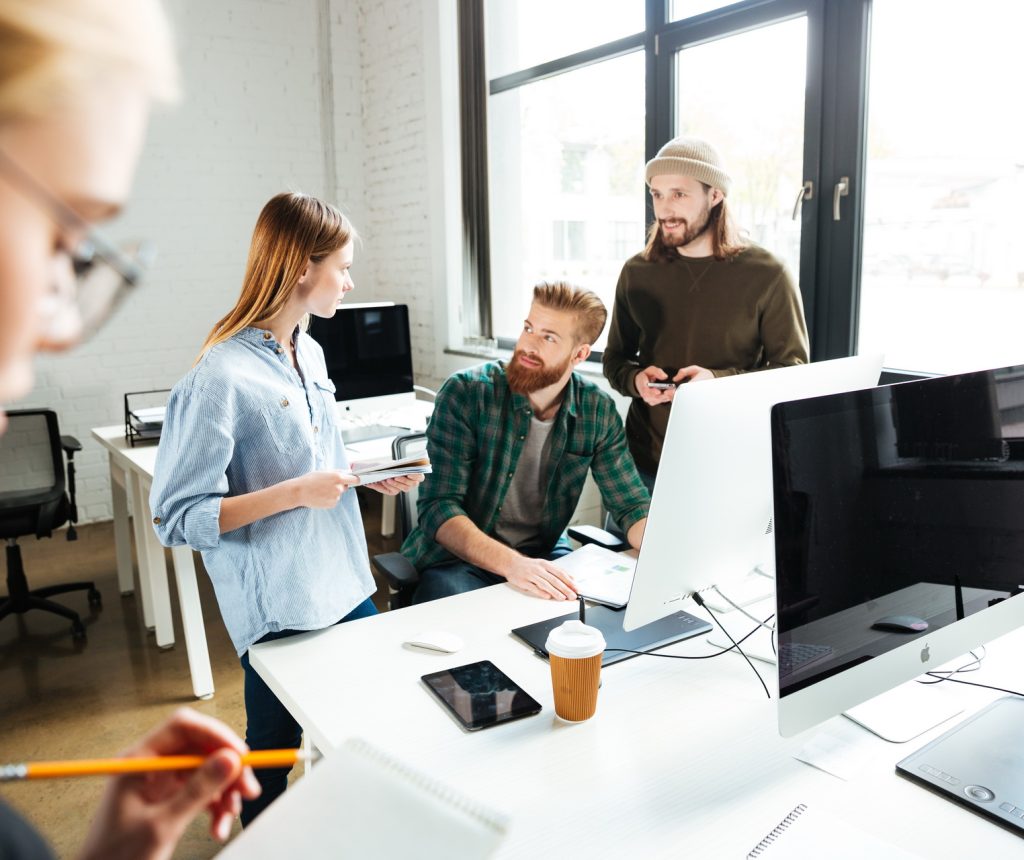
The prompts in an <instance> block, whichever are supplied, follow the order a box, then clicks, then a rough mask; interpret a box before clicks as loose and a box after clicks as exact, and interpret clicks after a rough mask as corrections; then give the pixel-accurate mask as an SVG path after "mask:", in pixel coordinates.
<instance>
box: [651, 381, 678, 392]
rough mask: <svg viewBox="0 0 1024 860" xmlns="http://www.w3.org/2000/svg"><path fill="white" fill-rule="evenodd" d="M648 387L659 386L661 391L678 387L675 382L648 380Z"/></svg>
mask: <svg viewBox="0 0 1024 860" xmlns="http://www.w3.org/2000/svg"><path fill="white" fill-rule="evenodd" d="M647 387H648V388H657V389H658V390H659V391H670V390H671V389H673V388H675V387H676V384H675V383H674V382H648V383H647Z"/></svg>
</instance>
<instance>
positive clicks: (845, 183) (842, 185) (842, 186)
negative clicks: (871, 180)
mask: <svg viewBox="0 0 1024 860" xmlns="http://www.w3.org/2000/svg"><path fill="white" fill-rule="evenodd" d="M849 193H850V177H849V176H843V177H841V178H840V179H839V181H838V182H837V183H836V187H835V188H833V189H832V220H833V221H841V220H842V215H841V214H840V212H839V198H840V197H846V195H847V194H849Z"/></svg>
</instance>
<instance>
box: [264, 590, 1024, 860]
mask: <svg viewBox="0 0 1024 860" xmlns="http://www.w3.org/2000/svg"><path fill="white" fill-rule="evenodd" d="M571 610H572V606H571V605H566V604H564V603H557V604H556V603H553V602H547V601H542V600H538V599H534V598H530V597H526V596H524V595H521V594H518V593H516V592H514V591H512V590H511V589H510V588H509V587H508V586H496V587H493V588H487V589H482V590H479V591H476V592H471V593H469V594H463V595H458V596H456V597H452V598H448V599H446V600H440V601H436V602H434V603H429V604H424V605H420V606H413V607H410V608H408V609H402V610H399V611H397V612H389V613H386V614H384V615H381V616H377V617H373V618H367V619H362V620H359V621H354V622H350V623H348V624H343V625H340V626H336V627H333V628H330V629H328V630H324V631H319V632H316V633H310V634H303V635H301V636H297V637H294V638H291V639H285V640H279V641H276V642H269V643H265V644H263V645H257V646H255V647H254V648H253V649H252V651H251V660H252V665H253V666H254V667H255V668H256V670H257V671H258V672H259V673H260V675H261V676H262V677H263V678H264V679H265V680H266V681H267V683H268V684H269V685H270V687H271V688H272V689H273V690H274V692H275V694H276V695H277V696H278V697H279V698H280V699H281V701H282V702H284V704H285V705H286V706H287V707H288V709H289V710H290V711H291V712H292V714H293V715H294V716H295V717H296V718H297V720H298V721H299V722H300V724H302V726H303V727H304V729H305V732H306V738H307V740H308V741H311V742H312V743H313V744H315V745H316V746H317V747H318V748H319V749H321V750H322V751H323V752H324V753H325V754H326V755H328V756H329V755H330V754H331V753H332V751H333V750H335V749H337V748H338V747H339V745H340V744H341V743H342V742H343V741H344V740H345V739H346V738H348V737H350V736H353V735H356V736H362V737H365V738H366V739H367V740H369V741H370V742H372V743H375V744H378V745H380V746H383V747H384V748H386V749H388V750H389V751H390V752H391V753H393V754H394V755H396V756H397V757H399V758H400V759H403V760H405V761H406V762H407V763H408V764H410V765H412V766H414V767H418V768H422V769H424V770H426V771H428V772H430V773H432V774H435V775H436V776H438V777H440V778H442V779H444V780H447V781H448V782H450V783H451V784H452V785H453V786H455V787H456V788H459V789H461V790H463V791H466V792H468V793H469V794H471V795H474V796H478V797H479V798H480V799H481V800H484V801H486V802H487V803H489V804H490V805H492V806H494V807H496V808H498V809H500V810H503V811H505V812H507V813H509V814H511V816H512V828H511V831H510V833H509V838H508V839H507V841H506V842H505V844H504V845H503V847H502V849H501V851H500V853H499V855H498V856H499V857H503V858H512V857H514V858H528V857H529V858H533V857H585V858H604V857H609V858H622V857H643V858H649V857H673V858H678V857H680V856H684V855H685V856H691V857H700V858H704V857H709V858H712V857H713V858H719V857H744V856H746V852H747V851H748V850H750V849H751V848H752V847H753V846H754V845H756V844H757V842H758V841H759V840H760V839H761V838H762V837H763V836H764V835H765V834H766V833H767V832H769V831H770V830H771V829H772V828H773V827H774V826H775V824H777V823H778V822H779V821H780V820H781V819H782V818H783V817H784V816H785V815H786V814H787V813H788V812H789V811H790V810H791V809H792V808H793V807H794V806H795V805H796V804H798V803H806V804H808V805H809V806H822V807H825V808H826V809H827V810H828V811H829V812H830V813H831V814H833V815H834V816H836V817H838V818H840V819H843V820H844V821H845V822H846V823H847V824H849V825H851V826H853V827H855V828H858V829H862V830H864V831H867V832H868V833H870V834H873V835H874V836H876V837H878V838H880V839H883V840H885V841H886V842H888V843H890V844H895V845H897V846H899V847H901V848H903V849H904V850H909V851H913V852H916V853H918V854H920V855H921V856H922V857H928V858H932V857H935V858H956V860H961V858H962V857H964V856H965V846H967V845H969V846H970V849H969V850H968V851H967V852H966V854H967V855H969V856H974V857H1008V856H1014V855H1015V854H1019V853H1020V846H1021V842H1020V839H1019V837H1017V836H1015V835H1013V834H1011V833H1008V832H1006V831H1004V830H1002V829H1001V828H999V827H997V826H995V825H993V824H989V823H987V822H986V821H984V820H983V819H981V818H980V817H978V816H976V815H974V814H972V813H970V812H968V811H966V810H963V809H960V808H959V807H957V806H955V805H954V804H952V803H950V802H949V801H946V800H943V799H941V798H939V797H936V796H934V795H932V794H930V793H929V792H927V791H925V790H923V789H921V788H919V787H918V786H915V785H912V784H910V783H908V782H907V781H906V780H904V779H903V778H901V777H898V776H896V774H895V773H894V771H893V765H894V764H895V762H896V761H898V760H899V759H901V758H903V757H905V756H906V755H909V754H910V753H911V752H912V751H913V750H914V749H917V748H918V747H919V746H921V745H923V744H924V743H925V742H926V741H927V740H929V739H930V738H931V737H932V736H934V735H935V734H937V733H938V731H940V730H935V731H934V732H932V733H931V734H929V735H925V736H923V737H922V738H920V739H919V740H918V741H914V742H912V743H910V744H905V745H899V746H897V745H892V744H886V743H885V742H883V741H881V740H878V739H876V738H874V736H870V735H867V733H864V732H863V730H860V729H858V728H856V727H853V724H852V723H848V721H846V720H845V719H844V718H841V717H840V718H837V720H838V721H841V722H842V723H843V724H844V726H847V725H848V726H849V727H851V728H852V730H853V731H854V732H856V733H858V735H857V736H858V737H860V738H862V739H863V743H864V744H865V747H864V749H865V750H866V751H867V752H866V753H865V754H864V756H863V760H864V761H866V762H867V764H866V765H865V766H864V770H863V771H862V772H861V773H860V775H858V776H857V777H856V778H854V779H852V780H851V781H849V782H844V781H842V780H840V779H838V778H836V777H834V776H831V775H830V774H827V773H825V772H823V771H821V770H817V769H815V768H812V767H810V766H808V765H806V764H803V763H802V762H800V761H798V760H796V759H795V758H793V753H794V752H795V751H796V750H798V749H799V748H800V747H801V746H802V745H803V744H804V743H806V741H807V740H808V739H809V736H808V735H805V736H800V737H798V738H792V739H788V740H785V739H781V738H780V737H779V736H778V734H777V732H776V722H775V702H774V701H768V700H767V699H766V698H765V695H764V691H763V690H762V688H761V685H760V684H759V683H758V682H757V679H756V678H754V677H753V675H752V673H751V671H750V668H749V667H748V666H747V665H746V664H745V663H744V662H743V661H742V660H741V659H740V658H738V657H735V656H734V655H723V656H720V657H717V658H715V659H712V660H701V661H684V660H668V659H662V658H655V657H637V658H635V659H632V660H627V661H624V662H622V663H619V664H616V665H614V666H611V667H608V668H607V669H605V670H604V673H603V684H602V688H601V693H600V697H599V701H598V710H597V714H596V716H595V717H594V718H593V719H592V720H590V721H588V722H586V723H582V724H578V725H570V724H565V723H562V722H560V721H559V720H558V719H557V718H556V717H555V716H554V710H553V706H552V698H551V684H550V676H549V673H548V665H547V663H546V662H545V661H544V660H541V659H540V658H538V657H536V656H535V655H534V654H533V653H532V652H531V651H530V650H529V649H528V648H527V647H526V646H524V645H523V644H522V643H521V642H519V641H518V640H516V639H514V638H513V637H511V636H510V635H509V630H510V629H511V628H512V627H516V626H520V625H522V624H526V623H530V622H532V621H538V620H542V619H544V618H548V617H552V616H554V615H559V614H564V613H566V612H569V611H571ZM692 611H693V612H694V614H698V615H700V614H701V611H700V610H697V609H696V608H694V609H693V610H692ZM767 611H770V609H769V610H767ZM766 614H767V612H766ZM732 615H733V616H735V615H736V613H732ZM762 617H763V616H762ZM729 626H730V628H732V627H744V625H743V623H742V622H741V621H740V620H739V619H732V618H730V623H729ZM426 629H443V630H447V631H450V632H452V633H456V634H458V635H459V636H461V637H462V638H463V639H464V640H465V643H466V644H465V647H464V648H463V649H462V650H461V651H460V652H459V653H457V654H451V655H434V654H429V653H425V652H422V651H420V650H418V649H412V648H410V647H408V646H404V645H403V644H402V643H403V641H404V640H405V639H406V638H408V637H410V636H411V635H412V634H414V633H416V632H417V631H420V630H426ZM747 629H749V628H747ZM758 635H761V634H758ZM1014 637H1016V640H1015V641H1014V642H1013V643H1009V642H1008V641H1007V640H1006V639H1004V640H1001V641H1000V642H998V643H995V644H993V645H992V646H991V647H990V648H989V656H988V658H987V660H986V666H985V669H984V670H983V672H981V673H976V674H974V675H972V676H971V680H981V681H983V682H984V681H985V680H986V678H989V679H990V680H989V683H991V682H992V681H991V677H992V676H993V673H995V674H998V675H999V676H1000V677H999V680H1001V681H1003V684H1004V685H1009V686H1010V687H1011V688H1013V687H1015V688H1016V689H1020V688H1021V687H1022V686H1024V678H1022V677H1021V670H1020V669H1019V668H1017V666H1016V663H1017V661H1016V659H1015V657H1016V654H1019V652H1020V648H1021V645H1022V640H1024V633H1019V634H1014ZM703 638H704V637H697V638H696V639H693V640H689V641H688V642H684V643H679V644H677V645H675V646H672V647H670V648H668V649H665V653H676V654H700V653H709V651H710V649H709V648H708V646H707V645H706V644H705V643H704V642H703ZM480 659H491V660H493V661H494V662H495V663H496V664H497V665H498V666H499V667H500V668H501V669H503V670H504V671H505V672H507V673H508V674H509V675H510V676H511V677H512V678H513V679H515V680H516V681H517V682H519V683H520V684H521V685H522V686H523V687H524V688H525V689H526V690H527V691H528V692H529V693H530V694H531V695H533V696H534V697H535V698H537V699H538V701H540V702H541V703H542V705H543V707H544V710H543V711H542V712H541V714H540V715H538V716H535V717H529V718H526V719H523V720H520V721H518V722H514V723H510V724H507V725H503V726H498V727H494V728H491V729H486V730H483V731H481V732H476V733H473V734H468V733H464V732H463V731H462V730H461V729H460V728H459V727H458V726H457V725H456V724H455V723H454V722H453V721H452V720H451V719H450V718H449V716H448V715H447V713H445V712H444V711H443V710H442V708H441V707H440V705H438V704H437V703H436V702H435V701H434V700H433V699H432V698H431V696H430V695H429V694H428V693H427V692H426V690H425V689H423V687H422V685H421V684H420V681H419V678H420V676H421V675H423V674H425V673H427V672H431V671H436V670H440V669H445V668H450V667H452V666H457V665H462V664H465V663H471V662H474V661H476V660H480ZM758 665H760V666H761V668H762V671H764V670H765V667H764V666H763V664H758ZM770 671H771V670H769V672H770ZM766 674H768V673H767V672H766ZM769 686H773V685H772V683H771V681H769ZM957 689H958V690H964V691H966V693H965V695H966V696H967V697H968V698H969V699H970V700H971V701H970V706H969V709H970V710H976V709H977V708H979V707H981V706H982V705H983V704H985V703H986V702H987V701H990V700H991V698H992V697H993V696H994V694H989V693H986V692H985V691H980V690H975V689H974V688H969V687H962V686H958V687H957ZM774 694H775V693H774V689H773V696H774ZM944 728H945V727H944ZM860 749H861V747H860V745H858V750H860ZM821 856H823V857H825V856H828V852H827V850H826V851H823V853H822V855H821Z"/></svg>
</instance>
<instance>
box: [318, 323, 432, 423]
mask: <svg viewBox="0 0 1024 860" xmlns="http://www.w3.org/2000/svg"><path fill="white" fill-rule="evenodd" d="M309 334H310V336H311V337H312V338H313V339H314V340H315V341H316V342H317V343H319V344H320V346H321V347H322V348H323V351H324V360H325V361H326V363H327V375H328V376H330V378H331V381H332V382H333V383H334V386H335V388H336V389H337V391H336V392H335V395H334V399H335V400H336V401H338V404H339V408H340V409H342V410H350V411H372V410H380V409H384V408H387V407H388V406H391V407H394V406H396V405H398V402H399V401H401V402H404V401H406V400H414V399H415V396H416V395H415V392H414V391H413V376H412V344H411V341H410V337H409V308H408V307H407V306H406V305H396V304H391V303H380V304H377V303H373V304H351V305H344V304H343V305H341V307H339V308H338V311H337V313H336V314H335V315H334V316H333V317H331V318H329V319H323V318H321V317H313V320H312V322H311V323H310V326H309Z"/></svg>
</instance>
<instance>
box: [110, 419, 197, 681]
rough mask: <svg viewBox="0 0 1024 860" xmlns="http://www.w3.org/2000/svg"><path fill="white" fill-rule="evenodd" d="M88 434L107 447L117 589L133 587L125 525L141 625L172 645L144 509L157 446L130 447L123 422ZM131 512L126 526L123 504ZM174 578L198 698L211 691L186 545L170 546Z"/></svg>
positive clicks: (163, 585) (162, 568)
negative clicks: (136, 567)
mask: <svg viewBox="0 0 1024 860" xmlns="http://www.w3.org/2000/svg"><path fill="white" fill-rule="evenodd" d="M92 436H93V438H94V439H95V440H96V441H98V442H99V443H100V444H101V445H102V446H103V447H104V448H106V450H107V455H108V458H109V460H110V492H111V498H112V501H113V509H114V543H115V546H116V552H117V580H118V586H119V588H120V590H121V594H131V593H132V591H133V577H132V550H131V539H130V536H129V528H131V529H133V530H134V533H135V547H136V550H137V552H138V556H139V559H138V560H139V591H140V592H141V594H142V617H143V622H144V623H145V625H146V627H147V628H148V629H150V630H154V632H155V635H156V644H157V647H159V648H171V647H173V645H174V625H173V622H172V618H171V595H170V589H169V587H168V580H167V566H166V564H165V562H164V548H163V546H161V544H160V541H159V540H158V539H157V536H156V532H155V531H154V530H153V528H152V525H151V523H152V520H153V513H152V511H150V509H149V490H150V487H152V485H153V472H154V470H155V468H156V452H157V446H156V445H155V444H153V443H152V442H142V443H140V444H137V445H136V446H135V447H134V448H133V447H131V446H130V445H129V444H128V443H127V441H125V438H124V425H114V426H111V427H95V428H93V430H92ZM129 503H130V505H131V509H132V511H134V513H135V516H134V518H133V519H132V522H131V525H129V518H128V507H129ZM171 558H172V561H173V563H174V578H175V583H176V585H177V589H178V606H179V608H180V610H181V626H182V629H183V631H184V634H185V649H186V651H187V652H188V667H189V672H190V674H191V676H192V692H193V693H194V694H195V695H196V697H197V698H200V699H209V698H210V697H212V696H213V671H212V670H211V668H210V653H209V649H208V648H207V645H206V627H205V625H204V624H203V609H202V605H201V604H200V602H199V586H198V584H197V582H196V567H195V562H194V561H193V558H192V550H191V549H190V548H189V547H187V546H176V547H172V549H171Z"/></svg>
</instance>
